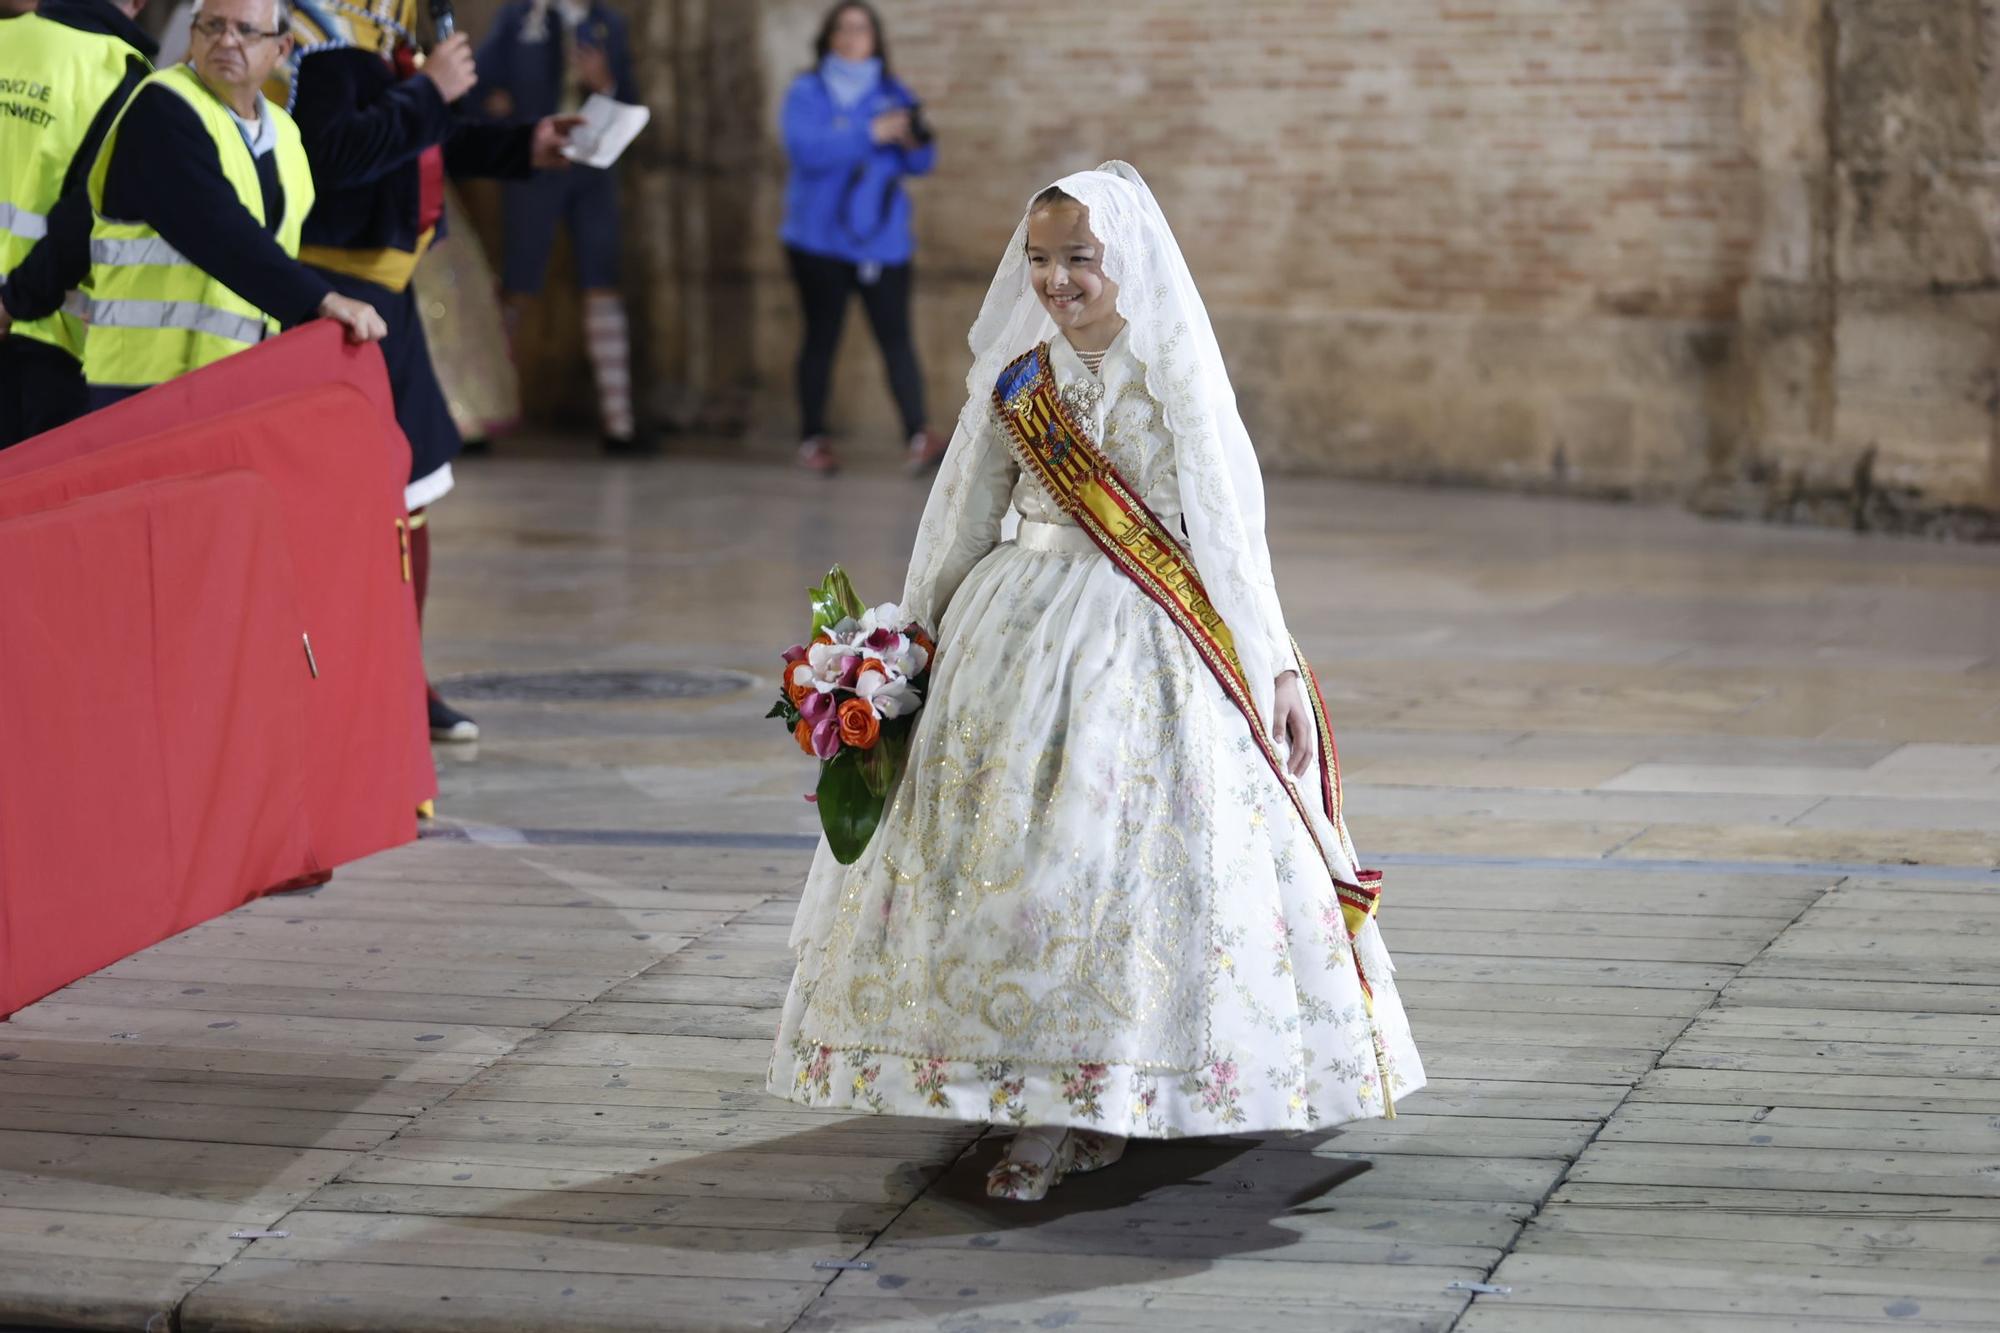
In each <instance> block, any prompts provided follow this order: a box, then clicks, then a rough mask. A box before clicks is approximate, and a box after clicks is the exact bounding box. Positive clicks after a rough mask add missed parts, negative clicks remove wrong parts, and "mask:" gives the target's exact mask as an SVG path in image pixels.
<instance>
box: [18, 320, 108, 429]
mask: <svg viewBox="0 0 2000 1333" xmlns="http://www.w3.org/2000/svg"><path fill="white" fill-rule="evenodd" d="M89 409H90V397H89V394H88V393H87V391H86V390H85V389H84V385H83V366H82V365H81V364H80V363H79V362H78V361H77V359H76V358H75V357H73V356H71V355H70V354H69V353H68V352H65V351H63V350H62V348H60V347H52V346H50V345H49V344H48V343H45V342H43V341H42V340H41V339H39V338H22V337H18V336H9V337H5V338H0V449H5V448H6V447H7V446H8V445H10V444H19V443H20V442H21V441H23V440H25V439H27V438H28V437H29V436H30V435H40V434H41V433H42V432H43V431H45V430H54V429H55V428H56V427H57V426H67V425H68V424H69V423H70V422H72V421H75V420H76V419H77V418H78V417H80V416H82V415H83V414H84V413H85V412H87V411H88V410H89Z"/></svg>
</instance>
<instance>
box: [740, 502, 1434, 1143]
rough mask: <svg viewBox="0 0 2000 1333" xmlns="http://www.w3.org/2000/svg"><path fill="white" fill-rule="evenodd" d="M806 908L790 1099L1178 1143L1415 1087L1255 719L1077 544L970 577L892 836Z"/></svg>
mask: <svg viewBox="0 0 2000 1333" xmlns="http://www.w3.org/2000/svg"><path fill="white" fill-rule="evenodd" d="M1328 841H1329V842H1330V843H1333V844H1335V845H1337V841H1338V840H1337V839H1333V838H1329V839H1328ZM1350 869H1351V868H1350ZM1391 895H1392V896H1391V898H1390V902H1391V904H1392V906H1391V907H1390V908H1389V913H1390V916H1391V918H1392V919H1393V915H1394V911H1393V889H1392V890H1391ZM800 910H801V917H800V921H799V925H798V928H797V929H796V930H795V931H794V942H795V944H796V945H797V946H798V954H799V962H798V970H797V973H796V976H795V977H794V980H793V983H792V988H791V992H790V995H789V997H788V998H787V1001H786V1005H785V1010H784V1015H783V1019H782V1022H781V1027H780V1031H779V1034H778V1041H777V1047H776V1050H775V1052H774V1054H773V1058H772V1064H771V1070H770V1088H771V1091H773V1092H775V1093H777V1094H779V1095H781V1096H785V1097H789V1098H792V1099H794V1100H797V1101H801V1102H806V1103H809V1104H812V1105H826V1106H848V1107H854V1108H857V1109H864V1110H874V1111H880V1112H883V1113H886V1114H893V1115H932V1116H942V1117H949V1118H953V1119H961V1120H985V1121H1002V1122H1006V1121H1011V1122H1014V1123H1019V1124H1047V1125H1054V1124H1070V1125H1078V1126H1088V1127H1093V1128H1099V1129H1105V1130H1110V1131H1112V1132H1116V1133H1123V1134H1132V1135H1138V1136H1147V1137H1171V1136H1175V1135H1183V1134H1216V1133H1230V1132H1244V1131H1255V1130H1273V1129H1309V1128H1314V1127H1318V1126H1328V1125H1333V1124H1338V1123H1340V1122H1342V1121H1347V1120H1354V1119H1359V1118H1364V1117H1370V1116H1378V1115H1382V1114H1384V1111H1385V1098H1384V1088H1383V1083H1384V1082H1385V1081H1386V1082H1387V1084H1388V1089H1387V1091H1388V1093H1389V1095H1390V1096H1391V1097H1395V1096H1400V1095H1402V1094H1404V1093H1407V1092H1410V1091H1412V1090H1414V1089H1415V1088H1417V1087H1420V1086H1421V1085H1422V1083H1423V1068H1422V1065H1421V1063H1420V1061H1419V1059H1418V1057H1417V1052H1416V1049H1415V1046H1414V1045H1413V1043H1412V1041H1411V1039H1410V1031H1409V1025H1408V1022H1407V1021H1406V1019H1405V1017H1404V1014H1403V1010H1402V1006H1401V1004H1400V1002H1399V1001H1398V999H1397V997H1396V990H1395V984H1394V980H1393V977H1392V975H1391V972H1392V969H1391V967H1390V963H1389V959H1388V955H1387V952H1386V950H1385V949H1384V947H1383V945H1382V942H1381V937H1380V934H1379V932H1378V930H1377V927H1376V926H1375V924H1374V923H1373V922H1371V923H1369V924H1368V925H1367V926H1365V927H1364V928H1363V930H1362V933H1361V935H1360V937H1359V938H1358V939H1355V940H1353V941H1350V940H1349V938H1348V934H1347V931H1346V928H1345V925H1344V923H1343V921H1342V918H1341V914H1340V904H1339V900H1338V898H1337V896H1336V894H1335V892H1334V885H1333V881H1332V879H1331V878H1330V877H1329V876H1328V874H1327V871H1326V867H1325V864H1324V862H1323V861H1322V860H1321V858H1320V856H1319V854H1318V853H1317V852H1316V851H1315V850H1314V848H1313V845H1312V842H1311V838H1310V835H1309V834H1308V832H1307V830H1306V829H1305V827H1304V826H1303V825H1302V824H1301V823H1300V822H1299V815H1298V813H1297V811H1296V809H1295V808H1294V807H1293V805H1292V802H1291V801H1290V800H1288V799H1287V797H1286V795H1285V793H1284V792H1283V791H1282V790H1281V789H1280V788H1279V786H1278V780H1277V778H1276V777H1274V776H1273V774H1272V773H1271V770H1270V768H1269V766H1268V765H1267V764H1266V763H1265V762H1264V760H1263V758H1262V757H1261V756H1260V755H1259V754H1258V752H1257V750H1256V748H1255V746H1254V745H1253V744H1252V743H1251V740H1250V737H1249V734H1248V729H1247V727H1246V726H1245V724H1244V722H1243V718H1242V715H1241V714H1240V713H1237V712H1236V711H1235V709H1234V708H1233V707H1232V706H1231V705H1230V703H1229V701H1228V700H1227V699H1226V698H1225V697H1224V696H1223V694H1222V691H1221V689H1220V687H1219V686H1217V685H1216V683H1215V681H1214V678H1213V677H1212V676H1210V675H1209V674H1208V673H1207V671H1206V670H1205V669H1204V668H1203V667H1202V665H1201V664H1200V662H1199V661H1198V660H1197V659H1196V657H1195V653H1194V649H1193V647H1192V646H1191V645H1190V644H1189V643H1188V641H1187V640H1186V639H1185V638H1184V637H1183V636H1182V635H1181V634H1180V632H1179V631H1178V630H1177V629H1175V627H1174V626H1173V624H1172V623H1171V622H1170V621H1169V620H1168V619H1167V617H1166V616H1165V614H1164V613H1162V612H1161V611H1160V610H1159V609H1158V608H1157V607H1156V606H1154V605H1153V603H1151V602H1150V601H1148V600H1147V599H1146V598H1145V596H1144V595H1143V594H1142V593H1140V592H1139V590H1138V589H1137V588H1135V587H1134V586H1133V585H1132V584H1131V583H1130V582H1129V581H1127V580H1126V579H1125V578H1124V577H1123V576H1122V575H1121V574H1119V573H1118V571H1117V570H1116V569H1114V568H1113V567H1112V566H1111V565H1110V564H1109V562H1107V561H1106V560H1105V559H1104V558H1103V557H1102V556H1101V555H1099V554H1097V553H1096V552H1095V550H1094V549H1089V548H1086V547H1082V546H1079V545H1076V544H1073V543H1063V542H1060V541H1051V540H1048V539H1047V538H1046V537H1045V536H1044V537H1041V538H1039V539H1038V540H1035V541H1030V542H1025V543H1008V544H1006V545H1003V546H1001V547H1000V548H998V549H997V550H996V551H994V552H993V553H992V554H990V555H989V556H987V557H986V559H985V560H983V561H982V562H981V563H980V565H979V566H978V567H977V568H976V569H974V571H973V572H972V574H971V575H970V576H969V577H968V578H967V580H966V582H965V584H964V586H963V587H961V588H960V589H959V591H958V594H957V595H956V596H955V597H954V599H953V601H952V605H951V610H950V613H949V614H948V615H947V617H946V622H945V625H944V627H943V636H942V639H941V642H940V645H939V655H938V663H937V666H936V668H935V671H934V673H933V680H932V687H931V697H930V700H929V703H928V705H927V707H926V708H925V710H924V712H923V714H922V715H921V717H920V720H919V723H918V727H917V731H916V734H915V737H914V740H913V743H912V747H911V754H910V763H909V766H908V768H907V769H906V771H905V773H904V775H903V778H902V780H901V782H900V783H899V784H898V787H897V790H896V792H895V793H894V795H893V797H892V798H891V801H890V804H889V808H888V809H887V811H886V812H885V813H884V816H883V820H882V824H881V826H880V827H879V828H878V830H877V831H876V834H875V838H874V840H873V842H871V844H870V845H869V848H868V850H867V851H866V852H865V853H864V854H863V855H862V857H861V859H860V860H859V861H857V862H856V863H855V864H854V865H853V866H851V867H843V866H841V865H839V864H838V863H837V862H835V861H834V860H833V859H832V857H831V856H830V855H828V854H827V853H826V852H825V850H824V849H823V848H822V851H821V854H820V856H819V857H818V858H817V860H816V861H815V863H814V866H813V870H812V873H811V877H810V879H809V880H808V883H807V886H806V891H805V895H804V900H803V903H802V906H801V909H800ZM1350 950H1359V951H1360V952H1361V961H1362V963H1363V965H1364V967H1365V968H1366V970H1367V973H1368V976H1369V978H1370V980H1371V982H1372V983H1373V987H1374V992H1375V993H1374V1001H1373V1005H1372V1012H1371V1006H1370V1005H1369V1004H1368V1002H1367V1001H1366V999H1365V998H1364V996H1363V994H1362V992H1361V989H1360V985H1359V982H1358V981H1357V980H1356V975H1355V967H1354V958H1353V957H1352V956H1351V954H1350V952H1349V951H1350Z"/></svg>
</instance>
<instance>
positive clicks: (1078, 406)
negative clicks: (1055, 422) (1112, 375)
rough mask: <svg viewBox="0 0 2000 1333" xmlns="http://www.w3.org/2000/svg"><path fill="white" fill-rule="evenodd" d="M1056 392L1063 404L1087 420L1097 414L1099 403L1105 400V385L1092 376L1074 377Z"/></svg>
mask: <svg viewBox="0 0 2000 1333" xmlns="http://www.w3.org/2000/svg"><path fill="white" fill-rule="evenodd" d="M1056 392H1057V395H1058V396H1059V397H1061V399H1062V400H1063V404H1064V405H1065V406H1066V407H1068V408H1069V410H1070V411H1071V412H1073V413H1075V414H1076V415H1077V416H1078V417H1080V418H1082V419H1083V420H1085V421H1089V420H1092V419H1094V418H1095V417H1096V416H1097V405H1098V404H1099V403H1101V402H1103V401H1104V386H1103V385H1102V384H1101V383H1099V382H1098V381H1097V380H1095V379H1090V378H1077V379H1073V380H1071V381H1070V382H1069V383H1067V384H1065V385H1063V386H1062V387H1061V388H1060V389H1058V390H1057V391H1056Z"/></svg>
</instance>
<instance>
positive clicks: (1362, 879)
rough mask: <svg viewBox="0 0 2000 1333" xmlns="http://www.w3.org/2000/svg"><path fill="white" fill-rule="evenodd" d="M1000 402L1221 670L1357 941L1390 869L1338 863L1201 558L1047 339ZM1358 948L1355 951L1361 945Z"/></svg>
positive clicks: (1004, 385) (1329, 802) (1063, 489)
mask: <svg viewBox="0 0 2000 1333" xmlns="http://www.w3.org/2000/svg"><path fill="white" fill-rule="evenodd" d="M993 401H994V403H995V404H996V405H997V406H998V407H999V409H1000V419H1001V420H1002V421H1004V422H1005V423H1006V425H1007V432H1008V435H1009V436H1010V437H1011V439H1012V443H1013V445H1014V452H1015V454H1016V455H1017V456H1018V457H1019V459H1020V462H1021V466H1022V467H1024V468H1026V469H1027V470H1028V472H1029V473H1030V474H1032V475H1033V476H1034V477H1035V478H1036V479H1037V480H1038V481H1040V482H1041V484H1042V487H1043V489H1044V490H1046V491H1047V492H1048V493H1049V495H1050V497H1051V498H1052V499H1054V500H1055V502H1056V504H1057V505H1058V506H1060V507H1061V509H1062V511H1063V513H1065V514H1067V515H1068V516H1069V517H1070V518H1071V519H1073V520H1074V521H1075V522H1076V525H1077V526H1078V527H1080V528H1082V529H1083V530H1084V531H1085V532H1086V533H1088V534H1090V539H1091V540H1092V541H1093V542H1095V543H1097V546H1098V549H1100V550H1102V551H1103V552H1104V554H1105V556H1106V557H1107V558H1108V559H1109V560H1110V561H1111V563H1112V564H1113V565H1115V566H1117V567H1118V569H1119V571H1120V572H1121V573H1123V574H1124V575H1125V576H1126V577H1127V578H1129V579H1131V580H1132V582H1133V583H1135V584H1137V585H1138V586H1139V590H1140V591H1141V592H1144V593H1145V594H1146V596H1148V597H1149V598H1151V599H1152V600H1153V601H1154V602H1155V603H1157V604H1158V605H1159V607H1160V609H1162V610H1163V611H1165V612H1166V613H1167V614H1168V615H1169V616H1170V617H1172V619H1173V622H1174V624H1175V625H1177V626H1179V627H1180V630H1181V633H1183V634H1185V635H1186V636H1187V638H1188V641H1189V642H1190V643H1192V644H1193V645H1194V647H1195V651H1196V652H1197V653H1198V654H1200V656H1201V660H1202V662H1203V663H1205V664H1206V665H1207V667H1208V669H1209V671H1210V672H1211V673H1212V674H1213V675H1214V676H1215V680H1216V683H1217V684H1219V685H1220V686H1222V692H1223V693H1224V694H1226V695H1228V696H1229V699H1230V702H1232V703H1234V704H1235V705H1236V707H1237V708H1238V709H1239V710H1240V711H1241V712H1242V714H1243V719H1244V721H1246V722H1248V723H1249V724H1250V736H1251V739H1253V740H1254V741H1256V743H1257V748H1258V750H1260V751H1261V752H1262V753H1263V755H1264V760H1265V762H1266V763H1268V764H1270V766H1271V771H1272V772H1273V773H1275V774H1277V777H1278V785H1279V786H1280V787H1282V788H1283V789H1284V790H1285V792H1286V793H1287V794H1288V795H1290V797H1291V799H1292V803H1293V804H1294V805H1295V806H1297V807H1298V812H1299V819H1300V821H1301V822H1302V823H1304V825H1305V827H1306V831H1307V832H1308V833H1310V834H1311V835H1312V839H1313V844H1314V846H1316V847H1318V848H1319V853H1320V857H1321V858H1322V859H1323V860H1324V861H1325V862H1326V869H1327V874H1328V875H1329V876H1330V877H1331V878H1332V880H1333V883H1334V887H1335V889H1336V890H1337V891H1338V893H1339V895H1340V914H1341V917H1342V920H1343V921H1344V923H1345V925H1346V927H1347V933H1348V936H1349V938H1350V939H1351V938H1352V937H1354V936H1355V935H1358V934H1360V933H1361V928H1362V926H1364V925H1365V924H1367V922H1368V920H1369V918H1370V917H1372V916H1374V915H1375V909H1376V906H1377V904H1378V903H1379V902H1380V901H1381V897H1382V872H1381V871H1379V870H1360V871H1357V872H1356V874H1355V879H1356V880H1357V881H1359V882H1358V883H1352V884H1350V883H1348V882H1346V881H1345V880H1343V879H1341V877H1340V874H1339V872H1338V871H1337V870H1335V868H1334V865H1335V863H1334V859H1333V857H1332V856H1331V855H1330V854H1329V852H1328V849H1327V847H1326V845H1325V843H1324V842H1322V841H1321V839H1320V835H1319V830H1318V829H1317V828H1315V827H1314V825H1313V821H1312V818H1311V815H1310V813H1309V811H1308V808H1307V805H1306V797H1305V794H1304V793H1303V792H1301V791H1300V790H1299V788H1298V786H1297V784H1296V783H1294V782H1293V781H1292V780H1291V777H1290V775H1289V774H1288V773H1287V772H1286V771H1285V761H1284V757H1283V756H1282V755H1280V754H1279V753H1278V746H1277V743H1276V741H1275V740H1273V738H1272V736H1271V729H1270V727H1269V725H1268V724H1267V723H1266V722H1265V720H1264V718H1263V716H1262V714H1261V713H1259V711H1258V709H1257V697H1256V695H1255V694H1253V693H1252V692H1251V689H1250V682H1249V679H1248V678H1247V677H1246V676H1245V675H1244V672H1243V661H1242V659H1241V658H1240V657H1238V656H1237V652H1236V640H1235V636H1234V635H1232V634H1231V633H1230V629H1229V626H1228V625H1226V624H1224V623H1223V620H1222V615H1221V613H1220V612H1218V611H1217V610H1216V609H1215V606H1214V604H1213V603H1211V602H1210V601H1209V599H1208V592H1207V590H1206V589H1205V588H1204V587H1203V586H1202V582H1201V574H1200V572H1199V571H1198V570H1196V569H1195V566H1194V557H1193V556H1192V555H1191V554H1189V552H1188V550H1187V548H1186V547H1185V546H1183V545H1182V544H1181V541H1180V538H1178V537H1177V536H1175V535H1174V533H1173V532H1172V531H1171V530H1170V529H1169V528H1168V527H1167V526H1166V524H1164V523H1163V522H1161V521H1160V518H1159V516H1158V515H1156V514H1155V513H1153V511H1152V510H1151V509H1149V508H1147V507H1146V504H1145V502H1144V501H1143V500H1141V499H1140V498H1139V496H1138V494H1137V492H1135V491H1134V490H1133V489H1132V488H1131V487H1130V486H1128V485H1126V483H1125V479H1124V478H1123V477H1122V476H1120V475H1119V473H1118V469H1117V468H1116V467H1115V466H1113V464H1112V462H1111V460H1110V459H1109V458H1107V457H1106V456H1105V455H1104V452H1103V451H1102V450H1101V449H1099V448H1098V447H1097V445H1096V444H1095V443H1094V442H1093V441H1092V440H1091V439H1090V437H1089V436H1088V435H1086V434H1085V433H1084V432H1083V431H1082V430H1081V429H1080V428H1079V427H1078V426H1077V424H1076V422H1075V420H1074V419H1072V418H1071V416H1070V415H1069V409H1068V407H1067V406H1066V405H1065V404H1064V403H1063V401H1062V399H1061V398H1060V397H1059V396H1058V395H1057V393H1056V377H1055V374H1054V372H1053V371H1052V370H1050V368H1049V345H1048V344H1047V343H1043V344H1041V345H1040V346H1038V347H1036V348H1035V349H1034V350H1033V351H1031V352H1029V353H1027V354H1026V355H1024V356H1022V357H1021V358H1020V359H1019V360H1017V361H1015V362H1014V363H1013V364H1011V365H1009V366H1008V367H1007V368H1006V369H1005V370H1003V371H1001V372H1000V378H999V381H998V383H996V384H995V386H994V389H993ZM1292 655H1293V657H1294V658H1295V659H1296V660H1297V663H1298V668H1299V680H1300V683H1301V684H1303V685H1304V687H1305V695H1306V698H1307V700H1308V701H1309V704H1310V707H1311V708H1312V711H1313V721H1314V723H1315V724H1316V729H1317V731H1318V733H1319V756H1318V757H1319V774H1320V781H1319V793H1318V795H1319V800H1320V805H1321V807H1322V809H1323V811H1324V813H1325V815H1326V818H1327V821H1328V823H1329V824H1331V825H1332V827H1333V828H1334V830H1335V832H1336V834H1337V835H1338V836H1340V837H1341V838H1343V839H1344V838H1345V837H1346V833H1347V830H1346V827H1345V826H1344V825H1343V824H1342V823H1341V818H1340V815H1341V790H1340V755H1339V754H1338V753H1337V752H1336V750H1335V748H1334V743H1333V724H1332V722H1331V721H1330V720H1329V719H1328V717H1327V711H1326V699H1325V697H1324V696H1322V695H1321V693H1320V688H1319V677H1317V676H1315V675H1314V674H1313V669H1312V667H1311V665H1310V664H1308V663H1307V662H1306V660H1305V656H1304V655H1303V654H1301V653H1300V652H1299V650H1298V644H1297V643H1294V644H1293V645H1292ZM1343 850H1344V851H1346V853H1347V857H1348V860H1349V862H1350V863H1352V861H1353V859H1354V850H1353V848H1352V847H1351V846H1348V847H1344V848H1343ZM1349 952H1350V955H1351V954H1352V952H1353V951H1352V950H1350V951H1349ZM1354 971H1355V975H1356V976H1357V977H1358V978H1359V980H1360V982H1361V993H1362V995H1363V997H1364V998H1365V999H1366V1000H1367V1001H1368V1002H1369V1006H1370V1008H1371V1010H1372V1008H1373V1001H1374V989H1373V988H1372V987H1371V986H1370V985H1369V984H1368V976H1367V974H1366V973H1365V972H1364V971H1362V968H1361V960H1360V958H1359V957H1355V960H1354ZM1384 1092H1385V1094H1386V1092H1387V1089H1386V1087H1385V1089H1384Z"/></svg>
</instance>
